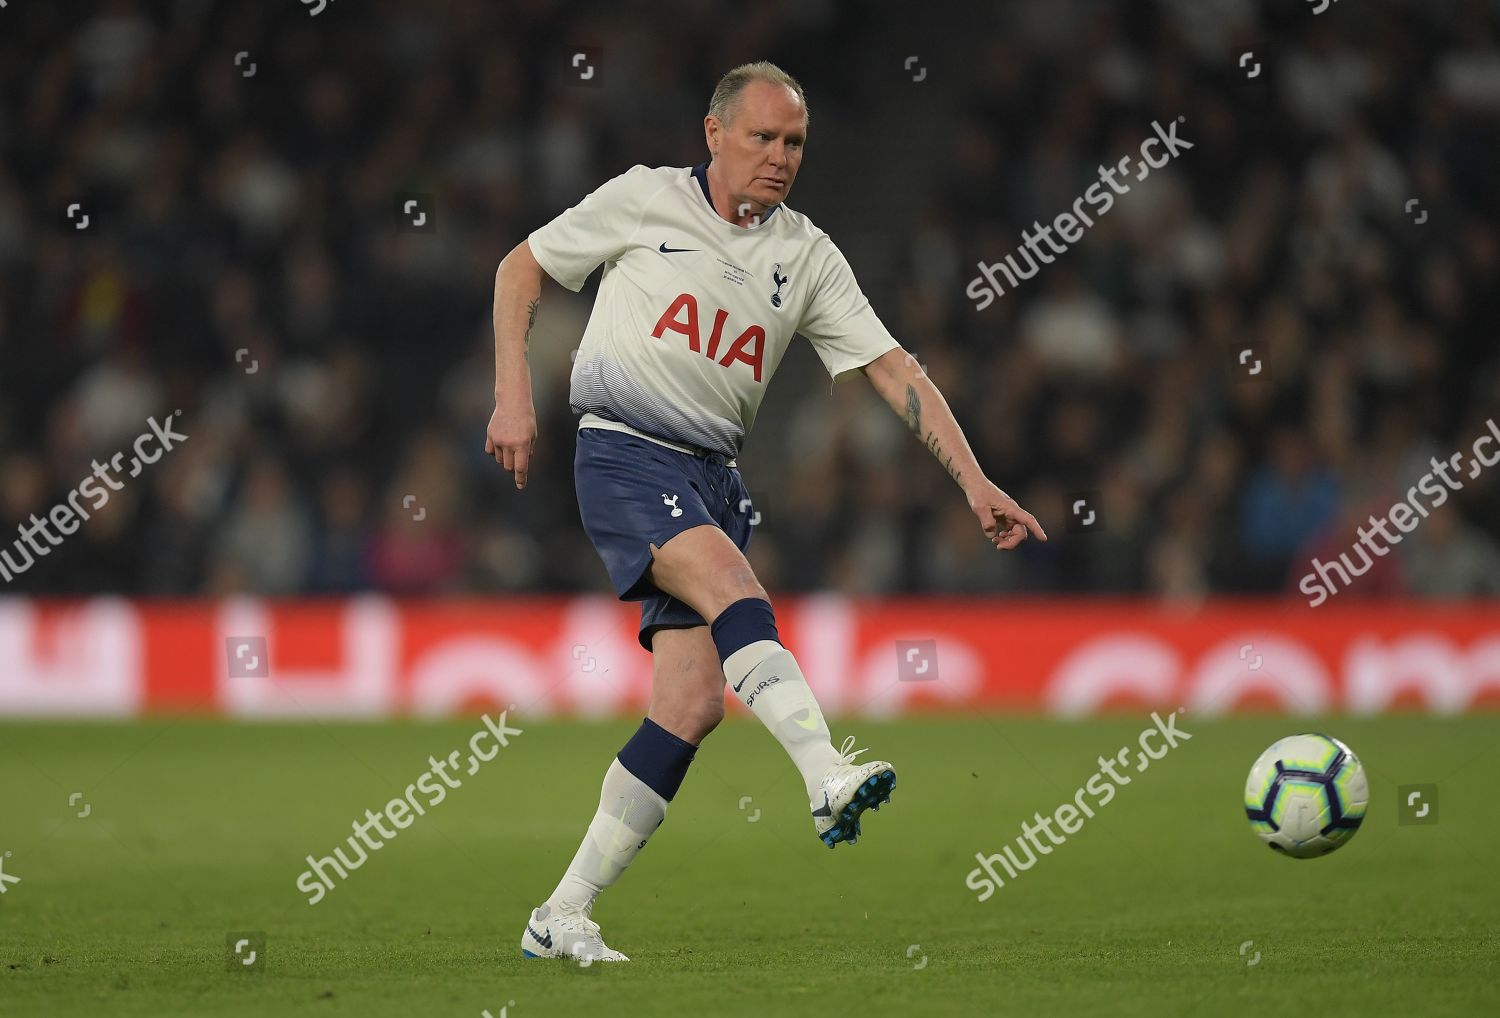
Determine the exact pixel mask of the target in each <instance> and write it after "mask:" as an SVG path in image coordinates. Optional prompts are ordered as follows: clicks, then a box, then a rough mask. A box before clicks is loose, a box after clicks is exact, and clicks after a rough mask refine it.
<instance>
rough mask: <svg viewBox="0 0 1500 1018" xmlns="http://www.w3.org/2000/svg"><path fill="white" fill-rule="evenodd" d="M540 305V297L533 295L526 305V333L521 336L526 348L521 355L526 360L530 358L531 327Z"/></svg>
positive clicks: (534, 322)
mask: <svg viewBox="0 0 1500 1018" xmlns="http://www.w3.org/2000/svg"><path fill="white" fill-rule="evenodd" d="M541 306H542V298H541V297H540V296H537V297H533V298H532V299H531V303H530V304H527V305H526V335H525V336H524V337H522V339H523V341H524V343H525V344H526V350H525V351H524V352H523V354H522V356H523V357H525V358H526V359H527V360H528V361H529V360H531V327H532V326H533V325H535V324H536V312H537V309H538V308H540V307H541Z"/></svg>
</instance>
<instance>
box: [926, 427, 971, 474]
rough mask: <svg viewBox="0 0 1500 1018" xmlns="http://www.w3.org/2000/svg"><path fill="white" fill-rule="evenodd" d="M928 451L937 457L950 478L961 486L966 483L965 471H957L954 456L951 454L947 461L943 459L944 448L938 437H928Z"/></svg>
mask: <svg viewBox="0 0 1500 1018" xmlns="http://www.w3.org/2000/svg"><path fill="white" fill-rule="evenodd" d="M927 451H928V452H930V453H932V455H934V456H936V457H937V461H938V462H939V463H941V464H942V465H943V469H944V470H946V471H948V476H949V477H951V478H953V479H954V480H955V481H957V482H958V483H959V484H962V483H963V482H964V474H963V471H962V470H955V469H954V467H953V456H952V454H951V453H950V454H949V455H948V458H947V459H944V458H943V447H942V445H941V443H939V442H938V437H937V435H928V436H927Z"/></svg>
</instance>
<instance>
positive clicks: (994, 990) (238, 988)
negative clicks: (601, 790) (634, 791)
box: [0, 715, 1500, 1018]
mask: <svg viewBox="0 0 1500 1018" xmlns="http://www.w3.org/2000/svg"><path fill="white" fill-rule="evenodd" d="M1142 721H1143V719H1142V718H1140V717H1135V716H1131V717H1121V718H1117V719H1110V720H1096V721H1088V722H1081V723H1063V722H1053V721H1045V720H1037V719H1026V718H1006V719H1002V720H992V719H978V718H966V719H948V720H941V719H924V720H919V721H901V722H895V723H885V724H875V723H868V722H861V723H857V724H835V726H834V727H835V734H836V735H837V736H839V737H842V735H844V734H846V733H847V732H849V731H853V732H856V733H857V734H858V735H859V736H860V739H859V744H860V745H869V746H871V747H872V754H876V753H878V755H880V756H884V757H888V758H889V759H891V760H893V761H894V762H895V764H896V766H897V769H898V771H899V773H900V786H899V787H898V788H897V790H896V792H895V796H894V799H893V801H892V803H891V804H890V805H889V806H887V807H885V808H884V809H883V810H882V811H881V812H880V813H878V814H874V813H872V814H868V815H867V820H866V823H865V837H864V838H862V839H861V840H860V843H859V844H858V845H855V846H852V847H849V846H844V847H840V848H838V849H836V850H834V851H829V850H828V849H826V848H824V847H823V846H822V845H821V844H819V843H818V841H817V840H816V838H815V836H814V834H813V830H812V824H811V822H810V821H809V819H808V817H807V813H806V807H805V805H804V803H803V802H802V801H801V799H802V796H801V788H800V783H799V782H798V780H797V778H796V775H795V772H794V770H793V769H792V767H791V764H790V763H789V762H788V761H787V760H786V759H785V757H784V756H783V755H782V754H781V751H780V749H779V748H778V747H777V746H776V745H775V744H774V742H772V740H771V739H770V738H769V736H767V735H766V734H765V733H764V732H763V731H762V730H761V729H760V728H759V727H758V726H757V725H755V724H754V723H753V722H748V721H740V722H732V723H729V724H726V725H725V726H724V727H722V728H721V729H720V730H719V731H718V732H717V733H715V735H714V736H713V737H711V738H710V739H709V740H708V742H707V743H705V746H704V748H703V750H702V751H701V752H700V753H699V756H698V762H697V763H696V764H695V765H694V767H693V770H692V771H691V772H690V773H689V775H688V779H687V783H686V784H685V786H684V787H683V790H682V793H681V794H680V795H679V796H678V799H677V801H676V803H674V805H673V807H672V811H671V814H670V816H669V817H668V819H667V822H666V824H665V825H664V826H663V827H662V829H661V831H660V832H659V833H658V835H657V837H656V839H655V840H654V841H653V842H652V843H651V845H650V846H649V847H648V848H647V849H646V851H645V852H644V853H642V855H641V856H640V858H639V859H638V860H637V862H636V864H635V866H634V867H632V869H631V870H630V872H628V873H627V874H626V876H625V877H624V878H623V879H622V881H621V882H620V883H619V884H618V885H617V886H616V887H615V888H613V889H612V890H610V891H608V892H606V894H605V895H604V897H602V898H601V900H600V904H599V907H598V908H597V909H596V912H595V918H596V919H598V920H599V921H600V922H601V924H602V925H603V929H604V933H605V936H606V938H607V939H608V941H609V942H610V944H611V945H612V946H615V947H618V948H620V949H621V950H623V951H625V952H626V953H627V954H630V955H631V956H632V958H633V959H634V960H633V961H632V962H631V963H630V964H628V965H619V966H608V965H603V964H596V965H592V966H589V967H580V966H579V965H577V964H573V963H569V962H549V961H525V960H523V959H522V958H521V957H520V954H519V950H518V938H519V934H520V931H521V927H522V924H523V923H524V921H525V918H526V915H527V912H528V910H529V909H530V908H531V907H532V906H533V905H536V904H538V903H539V902H540V901H541V900H542V899H543V898H544V897H545V896H546V895H547V893H548V892H549V891H550V890H551V888H552V886H553V884H554V883H555V881H556V879H557V877H558V876H559V874H560V872H561V870H562V868H563V867H564V866H565V864H566V862H567V860H568V859H569V858H570V857H571V855H572V852H573V850H574V848H575V847H576V845H577V842H578V838H579V836H580V835H581V834H582V832H583V829H584V827H585V826H586V824H587V821H588V818H589V816H590V815H591V814H592V811H593V808H594V804H595V803H596V802H597V796H598V786H599V779H600V777H601V775H602V773H603V770H604V768H605V766H606V765H607V763H608V760H609V758H610V755H611V754H612V753H613V752H614V750H615V749H617V748H618V747H619V746H620V744H621V743H622V742H623V741H624V739H625V738H626V737H627V736H628V734H629V732H630V731H631V730H632V729H633V727H634V725H633V724H632V723H626V722H619V723H608V724H583V723H562V722H558V723H543V722H535V723H530V722H527V721H526V720H525V719H523V718H516V717H514V716H512V718H511V723H512V725H515V726H519V727H521V728H523V729H524V734H522V735H520V736H517V737H514V738H513V739H512V741H511V745H510V746H509V748H507V749H505V750H503V751H501V752H500V754H499V756H498V757H496V758H495V759H494V760H493V761H492V762H490V763H488V764H486V765H484V767H482V768H481V769H480V770H479V771H478V773H476V774H475V775H473V776H463V777H462V781H463V786H462V787H461V788H459V789H456V790H453V791H452V792H451V793H450V794H449V795H448V798H447V799H446V801H444V802H442V803H440V804H438V805H437V806H436V807H435V808H433V809H432V810H431V811H430V812H429V813H427V815H426V816H424V817H422V818H419V819H416V820H415V822H414V823H413V824H412V826H411V827H410V828H409V829H407V830H404V831H401V832H399V835H398V837H396V838H395V840H393V841H391V842H390V843H388V844H387V845H385V847H384V848H383V849H382V850H380V851H379V852H375V853H372V855H371V857H370V859H369V860H368V861H367V862H366V863H365V864H364V866H363V867H362V868H361V869H359V870H357V871H355V872H353V873H351V874H350V876H349V878H348V880H347V881H344V882H342V883H340V884H339V885H338V886H337V887H336V888H335V889H334V890H332V891H330V892H329V893H328V894H327V897H326V898H325V899H324V900H323V901H321V902H320V903H319V904H317V905H315V906H310V905H308V904H307V895H306V894H304V892H303V891H299V890H298V889H297V888H296V886H295V881H296V879H297V877H298V875H299V874H300V873H301V872H302V870H303V869H304V868H305V866H306V863H305V861H304V857H305V856H307V855H308V854H309V853H313V854H316V855H327V854H329V853H330V852H331V851H332V849H333V847H334V845H335V844H338V843H340V842H341V841H342V839H343V838H344V837H345V836H347V835H348V834H349V831H350V824H351V823H352V822H353V821H354V820H355V819H356V818H357V817H360V816H362V815H363V811H364V810H365V809H366V808H375V809H379V808H380V807H381V805H382V804H383V803H385V802H386V801H388V800H389V799H391V798H393V797H395V796H399V795H401V794H402V792H403V790H404V789H405V787H406V786H407V784H408V783H409V782H411V781H413V780H415V779H416V778H417V776H418V775H419V774H421V773H422V772H423V771H424V770H425V769H426V768H427V766H428V764H427V762H426V761H427V757H428V756H429V754H431V755H435V756H439V757H441V756H444V755H446V754H447V753H448V752H449V751H451V750H454V749H458V748H460V747H463V746H465V744H466V742H467V739H468V736H469V735H470V733H472V732H473V731H475V730H476V728H477V722H474V723H470V722H463V723H459V724H444V725H417V724H380V725H313V724H308V725H303V726H281V725H277V726H269V725H267V726H245V725H230V724H225V723H219V722H207V721H193V722H154V723H149V724H132V725H110V724H78V725H55V724H6V725H3V726H0V789H3V796H0V852H3V853H4V857H3V863H0V865H3V872H4V873H5V874H6V875H8V876H15V877H19V878H20V882H19V883H9V884H4V885H0V886H4V887H5V888H6V893H5V894H4V895H3V896H0V1014H4V1015H89V1016H100V1015H153V1016H154V1015H178V1014H194V1015H334V1014H344V1015H360V1016H379V1015H400V1016H404V1018H405V1016H413V1015H423V1016H426V1015H454V1016H463V1018H477V1016H480V1015H481V1013H482V1011H484V1010H486V1009H487V1010H488V1011H489V1012H490V1013H491V1015H493V1016H494V1018H500V1016H501V1009H502V1008H506V1013H507V1018H525V1016H527V1015H543V1014H547V1015H553V1014H558V1015H573V1014H577V1015H590V1016H596V1015H607V1014H621V1015H657V1014H671V1015H687V1014H695V1013H712V1014H716V1015H718V1014H757V1015H765V1014H777V1015H779V1014H795V1015H802V1014H807V1015H812V1014H826V1013H829V1012H837V1013H840V1014H906V1015H912V1014H915V1015H927V1014H974V1013H980V1014H1017V1015H1022V1014H1024V1015H1037V1014H1042V1015H1053V1014H1057V1015H1063V1014H1066V1015H1075V1014H1122V1015H1123V1014H1129V1015H1152V1016H1161V1015H1200V1014H1210V1013H1211V1014H1214V1015H1216V1016H1224V1015H1240V1014H1246V1015H1248V1014H1256V1015H1265V1014H1268V1013H1277V1012H1281V1013H1290V1014H1324V1013H1336V1014H1369V1013H1377V1012H1381V1013H1390V1014H1418V1015H1437V1014H1452V1015H1466V1016H1473V1015H1476V1014H1494V1013H1497V1003H1500V990H1497V988H1496V987H1497V983H1500V961H1497V958H1500V890H1497V887H1500V880H1497V879H1496V875H1495V873H1494V865H1493V862H1494V859H1495V857H1496V852H1495V848H1496V845H1497V844H1500V813H1497V810H1496V808H1495V803H1494V796H1495V788H1496V780H1497V772H1500V768H1497V762H1500V717H1496V716H1493V715H1491V716H1474V717H1467V718H1461V719H1457V720H1449V721H1439V720H1433V719H1427V718H1416V717H1399V718H1384V719H1376V720H1349V719H1336V720H1329V721H1323V722H1317V723H1308V722H1297V721H1286V720H1282V719H1276V718H1249V719H1239V720H1232V721H1220V722H1215V723H1207V722H1205V723H1201V724H1195V723H1194V722H1193V721H1191V720H1189V719H1185V720H1183V721H1182V722H1181V725H1180V727H1182V728H1184V729H1186V730H1187V731H1188V732H1190V733H1191V734H1192V735H1193V736H1194V737H1193V739H1192V741H1191V742H1188V743H1186V744H1184V745H1182V746H1180V747H1179V748H1177V749H1176V750H1173V751H1172V752H1170V753H1168V754H1167V755H1166V757H1165V758H1164V759H1162V760H1160V761H1157V762H1156V763H1154V764H1151V766H1150V769H1149V770H1148V771H1147V772H1146V773H1144V774H1138V775H1134V776H1133V779H1132V782H1131V784H1130V785H1129V786H1128V787H1124V788H1122V789H1120V790H1119V793H1118V795H1117V796H1116V798H1115V800H1114V801H1113V802H1112V803H1110V804H1109V805H1108V806H1106V807H1104V808H1103V809H1102V810H1101V811H1100V812H1099V815H1098V816H1097V817H1095V818H1094V819H1093V820H1091V821H1089V822H1088V823H1087V824H1086V825H1085V826H1084V828H1083V829H1082V830H1081V831H1080V832H1079V833H1077V834H1075V835H1074V836H1073V837H1071V838H1070V839H1069V840H1068V841H1067V843H1066V844H1064V845H1062V846H1059V847H1058V848H1056V849H1055V851H1054V852H1053V853H1052V854H1051V855H1050V856H1047V857H1044V858H1042V859H1039V860H1038V862H1037V865H1036V866H1035V867H1033V868H1032V869H1030V870H1028V871H1026V872H1024V873H1022V874H1020V875H1019V877H1018V878H1017V879H1016V880H1015V881H1014V882H1010V883H1008V884H1007V885H1006V886H1005V887H1003V888H1001V889H1000V890H999V891H997V892H996V893H995V894H994V896H993V897H991V898H990V899H989V900H988V901H986V902H984V903H980V902H978V901H977V900H976V895H975V893H974V892H973V891H971V890H970V889H969V888H967V887H965V886H964V879H965V875H966V874H967V873H968V872H969V871H970V870H971V869H972V868H974V866H975V861H974V856H975V853H976V852H979V851H983V852H985V853H991V852H998V851H1000V849H1001V846H1002V845H1003V844H1005V843H1006V842H1008V841H1010V840H1011V839H1013V838H1014V837H1015V836H1016V835H1017V833H1018V832H1019V825H1020V823H1021V822H1022V821H1023V820H1025V819H1027V818H1030V817H1031V816H1032V814H1033V812H1035V811H1037V810H1041V811H1043V812H1050V811H1051V810H1052V809H1054V808H1055V807H1056V806H1057V805H1058V804H1059V803H1062V802H1065V801H1068V800H1070V799H1072V797H1073V794H1074V792H1075V790H1076V789H1077V788H1078V787H1079V785H1080V784H1082V783H1083V782H1084V781H1085V780H1086V779H1087V778H1088V777H1089V776H1090V775H1092V774H1093V773H1094V771H1095V769H1096V767H1097V763H1096V758H1097V757H1099V756H1101V755H1111V754H1113V753H1114V752H1115V751H1116V750H1117V749H1118V748H1119V747H1120V746H1122V745H1125V744H1126V743H1133V742H1134V739H1135V735H1136V733H1137V732H1138V731H1139V730H1140V728H1141V727H1142ZM1299 730H1323V731H1328V732H1330V733H1331V734H1335V735H1338V736H1340V737H1341V738H1343V739H1344V740H1345V741H1347V742H1349V743H1350V744H1351V745H1352V746H1353V748H1354V749H1355V751H1356V752H1358V753H1359V754H1360V755H1361V757H1362V758H1363V759H1364V762H1365V764H1366V768H1367V770H1368V772H1369V777H1370V789H1371V806H1370V812H1369V816H1368V818H1367V820H1366V822H1365V824H1364V827H1363V829H1362V830H1361V831H1360V832H1359V834H1358V835H1357V836H1356V837H1355V839H1354V840H1353V842H1352V843H1351V844H1350V845H1349V846H1348V847H1346V848H1344V849H1343V850H1341V851H1340V852H1338V853H1337V854H1335V855H1333V856H1330V857H1328V858H1324V859H1317V860H1311V861H1296V860H1291V859H1286V858H1281V857H1279V856H1276V855H1274V854H1273V853H1271V852H1270V851H1268V850H1267V849H1266V848H1265V847H1263V846H1262V845H1261V844H1260V843H1259V842H1258V841H1257V840H1256V839H1255V837H1254V836H1253V835H1252V833H1251V832H1250V829H1249V826H1248V825H1247V823H1246V821H1245V818H1244V815H1243V810H1242V807H1241V791H1242V787H1243V783H1244V779H1245V775H1246V772H1247V770H1248V768H1249V766H1250V763H1251V762H1252V761H1253V760H1254V759H1255V757H1256V755H1257V754H1258V753H1259V752H1260V751H1261V750H1262V749H1263V748H1265V746H1267V745H1269V744H1270V743H1271V742H1272V741H1273V740H1274V739H1275V738H1276V737H1278V736H1281V735H1284V734H1289V733H1291V732H1294V731H1299ZM1429 782H1430V783H1436V784H1437V785H1438V786H1439V795H1440V800H1439V803H1440V805H1439V812H1438V820H1439V823H1437V824H1436V825H1422V826H1400V825H1398V823H1397V816H1396V801H1397V792H1396V786H1397V785H1400V784H1414V783H1429ZM74 792H81V793H82V798H81V799H79V800H78V801H76V802H75V803H74V804H73V805H69V799H70V796H71V795H72V793H74ZM745 796H749V797H750V800H749V801H745V802H743V804H742V798H743V797H745ZM742 805H743V807H744V808H743V809H742V808H741V806H742ZM757 811H758V814H757ZM80 812H86V813H87V815H86V816H83V817H78V816H77V815H76V814H77V813H80ZM752 818H753V819H752ZM346 851H347V849H346ZM241 931H256V932H259V933H263V934H264V936H265V942H264V946H263V948H262V951H261V953H260V954H259V955H258V960H257V963H256V965H255V966H253V967H252V968H251V969H248V970H246V969H243V968H242V967H239V966H236V968H235V969H234V970H231V968H230V966H229V964H228V961H229V955H228V949H227V947H226V937H227V936H229V935H230V934H232V933H238V932H241ZM1247 941H1251V942H1253V943H1251V944H1249V945H1246V942H1247ZM913 945H916V946H913ZM1242 945H1246V946H1244V950H1243V953H1242V950H1241V948H1242ZM512 1002H514V1003H512Z"/></svg>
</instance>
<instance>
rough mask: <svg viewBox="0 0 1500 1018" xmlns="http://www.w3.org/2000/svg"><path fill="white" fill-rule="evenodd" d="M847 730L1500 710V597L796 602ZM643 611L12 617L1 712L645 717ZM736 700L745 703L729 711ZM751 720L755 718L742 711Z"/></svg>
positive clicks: (443, 607) (803, 632)
mask: <svg viewBox="0 0 1500 1018" xmlns="http://www.w3.org/2000/svg"><path fill="white" fill-rule="evenodd" d="M776 608H777V618H778V622H779V625H780V629H781V634H782V638H783V640H784V641H785V642H786V643H787V645H788V646H789V647H790V648H791V649H792V650H793V652H794V653H796V655H797V657H798V660H799V662H800V663H801V665H802V668H803V671H804V672H805V673H806V674H807V676H808V680H809V682H810V683H811V684H812V686H813V688H814V690H815V691H816V693H817V694H818V697H819V699H820V701H821V702H822V703H823V705H824V708H825V710H827V711H828V712H829V713H830V714H863V715H867V716H877V717H878V716H882V715H891V714H897V713H902V712H908V711H944V710H947V711H957V710H962V711H971V710H979V711H1026V712H1040V713H1048V714H1054V715H1060V716H1074V715H1084V714H1090V713H1094V712H1098V711H1101V710H1114V709H1130V710H1138V709H1141V708H1156V707H1168V708H1174V709H1175V708H1179V707H1181V708H1186V709H1188V710H1190V711H1193V712H1194V713H1196V714H1199V715H1202V714H1220V713H1228V712H1233V711H1244V710H1276V711H1281V712H1285V713H1292V714H1314V713H1323V712H1350V713H1378V712H1383V711H1389V710H1417V711H1426V712H1432V713H1440V714H1443V713H1457V712H1462V711H1469V710H1481V709H1493V708H1494V707H1495V706H1496V705H1497V704H1500V603H1493V602H1492V603H1472V602H1471V603H1464V604H1431V603H1418V602H1368V601H1367V602H1363V603H1360V604H1355V603H1353V602H1351V603H1350V605H1348V606H1343V605H1339V604H1336V603H1329V604H1327V605H1325V606H1323V607H1320V608H1317V609H1309V608H1307V607H1306V606H1304V605H1302V604H1300V603H1295V602H1267V601H1243V602H1239V601H1219V602H1211V603H1210V604H1208V605H1207V606H1204V607H1200V608H1194V609H1184V608H1174V607H1168V606H1162V605H1158V604H1154V603H1148V602H1141V601H1097V600H1089V601H1084V600H1056V601H1011V600H1000V599H993V600H991V599H951V598H933V599H926V598H902V599H892V600H851V599H848V598H842V597H834V596H812V597H801V598H792V597H784V598H777V599H776ZM637 619H638V613H637V610H636V608H635V607H634V606H631V605H623V604H619V603H618V602H615V601H612V600H609V599H607V598H599V597H576V598H550V599H538V598H520V599H508V598H494V599H470V600H451V601H433V600H424V601H401V600H392V599H388V598H384V597H378V596H371V597H360V598H352V599H347V600H321V601H262V600H254V599H243V600H239V599H231V600H224V601H193V602H163V601H138V600H116V599H98V600H88V601H73V602H58V601H29V600H25V599H17V598H7V599H0V717H18V716H20V717H26V716H69V715H97V716H133V715H141V714H161V713H177V712H198V713H218V714H226V715H231V716H235V717H263V718H288V719H293V718H298V717H319V718H323V717H348V718H358V717H383V716H387V715H393V714H396V715H411V716H416V717H442V716H448V715H453V714H457V713H468V712H472V711H475V710H481V709H487V708H489V707H492V706H498V707H501V708H508V707H509V706H510V705H512V704H514V705H515V708H516V709H517V710H518V711H521V712H524V713H528V714H532V715H536V714H555V713H556V714H572V715H613V714H618V713H622V712H628V713H636V712H639V711H641V710H642V708H643V707H644V706H645V704H646V701H647V697H648V693H649V690H650V682H651V672H650V669H651V658H650V655H648V654H647V653H646V652H645V651H643V650H642V649H641V648H640V646H639V644H638V643H637V642H636V637H635V630H636V622H637ZM731 700H732V698H731ZM731 706H732V707H737V705H734V704H731Z"/></svg>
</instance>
